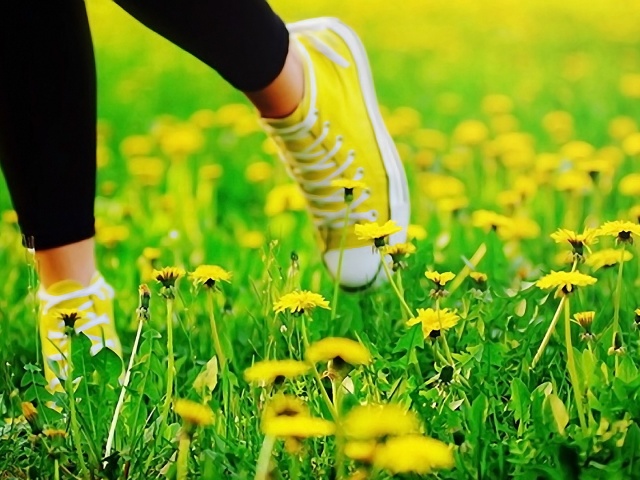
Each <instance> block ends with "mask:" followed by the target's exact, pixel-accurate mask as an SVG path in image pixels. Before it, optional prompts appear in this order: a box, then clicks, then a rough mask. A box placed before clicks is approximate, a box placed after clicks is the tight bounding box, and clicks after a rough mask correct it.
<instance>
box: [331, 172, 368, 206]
mask: <svg viewBox="0 0 640 480" xmlns="http://www.w3.org/2000/svg"><path fill="white" fill-rule="evenodd" d="M331 186H332V187H336V188H343V189H344V201H345V202H346V203H351V201H353V190H354V189H355V188H361V189H364V188H367V185H366V183H364V182H361V181H359V180H350V179H348V178H337V179H335V180H333V181H332V182H331Z"/></svg>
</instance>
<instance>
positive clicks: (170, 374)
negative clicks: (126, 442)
mask: <svg viewBox="0 0 640 480" xmlns="http://www.w3.org/2000/svg"><path fill="white" fill-rule="evenodd" d="M173 301H174V300H173V298H167V393H166V398H165V400H164V405H163V407H162V419H163V422H162V423H164V421H165V420H166V418H167V415H168V414H169V408H170V406H171V400H172V398H173V378H174V375H175V358H174V353H173Z"/></svg>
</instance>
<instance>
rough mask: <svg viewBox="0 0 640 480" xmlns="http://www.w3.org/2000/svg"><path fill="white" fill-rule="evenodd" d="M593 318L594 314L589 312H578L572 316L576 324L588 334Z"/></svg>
mask: <svg viewBox="0 0 640 480" xmlns="http://www.w3.org/2000/svg"><path fill="white" fill-rule="evenodd" d="M595 316H596V312H594V311H593V310H591V311H588V312H578V313H576V314H575V315H574V316H573V318H575V320H576V322H578V323H579V324H580V326H581V327H582V328H584V329H585V330H586V331H587V332H589V331H591V324H592V323H593V319H594V318H595Z"/></svg>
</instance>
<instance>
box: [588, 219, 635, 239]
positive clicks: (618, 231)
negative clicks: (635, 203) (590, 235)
mask: <svg viewBox="0 0 640 480" xmlns="http://www.w3.org/2000/svg"><path fill="white" fill-rule="evenodd" d="M596 234H597V235H599V236H612V237H616V240H617V241H618V242H623V243H624V242H628V243H633V235H637V236H640V225H638V224H636V223H633V222H628V221H622V220H616V221H614V222H606V223H605V224H604V225H602V226H601V227H600V228H599V229H598V231H597V233H596Z"/></svg>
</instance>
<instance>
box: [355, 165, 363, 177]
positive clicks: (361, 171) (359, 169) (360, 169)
mask: <svg viewBox="0 0 640 480" xmlns="http://www.w3.org/2000/svg"><path fill="white" fill-rule="evenodd" d="M356 172H358V173H359V174H361V175H363V174H364V167H358V169H357V170H356Z"/></svg>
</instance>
